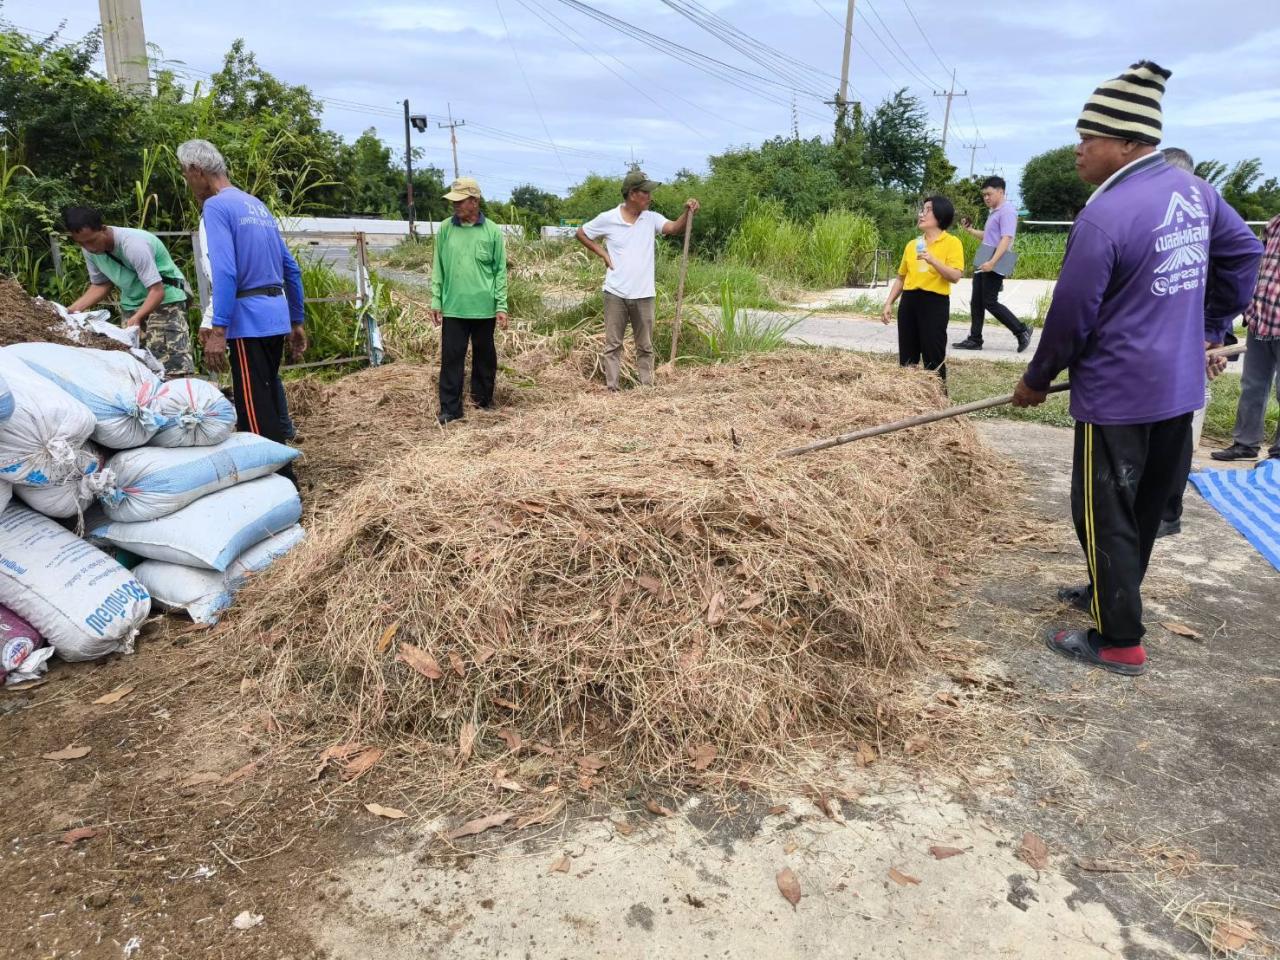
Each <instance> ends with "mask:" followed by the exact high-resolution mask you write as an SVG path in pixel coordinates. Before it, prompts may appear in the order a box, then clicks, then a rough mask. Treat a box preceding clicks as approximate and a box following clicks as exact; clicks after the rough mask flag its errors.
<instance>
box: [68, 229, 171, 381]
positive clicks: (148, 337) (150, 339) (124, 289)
mask: <svg viewBox="0 0 1280 960" xmlns="http://www.w3.org/2000/svg"><path fill="white" fill-rule="evenodd" d="M62 220H63V224H64V225H65V226H66V229H67V234H68V235H69V236H70V237H71V240H72V241H73V242H74V243H76V244H77V245H78V246H79V247H80V249H81V250H83V251H84V262H85V265H86V266H87V267H88V268H89V289H88V290H86V291H85V292H84V293H83V294H82V295H81V296H80V298H79V299H78V300H76V302H75V303H73V304H71V306H69V307H68V308H67V309H68V310H69V311H70V312H72V313H78V312H80V311H81V310H88V309H90V308H91V307H93V306H94V305H95V304H98V303H100V302H101V301H102V299H103V298H104V297H106V296H107V295H108V294H109V293H110V292H111V290H112V288H113V287H114V288H115V289H116V290H118V291H119V292H120V311H121V314H122V317H123V319H124V325H125V326H126V327H139V328H140V333H141V338H140V339H141V345H142V346H144V347H146V348H147V350H149V351H150V352H151V355H152V356H154V357H155V358H156V359H157V360H159V361H160V363H161V364H163V365H164V372H165V376H166V377H189V376H191V375H192V374H193V373H195V371H196V365H195V363H194V362H193V361H192V359H191V328H190V327H189V326H188V324H187V289H188V287H187V281H186V279H185V278H184V277H183V275H182V271H181V270H179V269H178V268H177V266H175V265H174V262H173V257H171V256H169V251H168V250H167V249H166V248H165V245H164V244H163V243H161V242H160V238H159V237H156V236H155V235H154V234H151V233H148V232H147V231H145V230H134V229H132V228H130V227H110V226H107V225H106V224H104V223H103V221H102V214H101V213H100V212H99V211H97V210H95V209H94V208H93V207H68V208H67V209H66V210H64V211H63V213H62Z"/></svg>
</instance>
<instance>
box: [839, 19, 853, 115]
mask: <svg viewBox="0 0 1280 960" xmlns="http://www.w3.org/2000/svg"><path fill="white" fill-rule="evenodd" d="M853 4H854V0H849V12H848V13H847V14H846V15H845V18H844V59H842V60H841V61H840V97H839V101H840V102H839V103H838V104H836V111H837V113H839V114H841V115H843V114H844V109H845V106H846V105H847V104H848V103H849V52H850V47H852V46H853Z"/></svg>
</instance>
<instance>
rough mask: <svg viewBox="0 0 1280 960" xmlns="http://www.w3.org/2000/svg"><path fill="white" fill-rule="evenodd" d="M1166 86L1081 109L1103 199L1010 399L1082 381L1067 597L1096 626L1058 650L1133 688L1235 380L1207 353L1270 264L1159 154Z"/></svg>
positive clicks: (1091, 170) (1133, 70) (1222, 205)
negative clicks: (1196, 456) (1212, 407)
mask: <svg viewBox="0 0 1280 960" xmlns="http://www.w3.org/2000/svg"><path fill="white" fill-rule="evenodd" d="M1169 75H1170V74H1169V71H1167V70H1164V69H1162V68H1161V67H1159V66H1157V65H1156V64H1154V63H1151V62H1149V61H1143V62H1142V63H1137V64H1134V65H1133V66H1132V67H1130V68H1129V69H1128V70H1127V71H1126V72H1125V73H1124V74H1122V75H1121V76H1119V77H1116V78H1115V79H1113V80H1108V81H1106V82H1105V83H1104V84H1103V85H1102V86H1100V87H1099V88H1098V89H1097V90H1096V91H1094V94H1093V96H1092V97H1091V98H1090V99H1089V101H1088V102H1087V103H1086V104H1085V108H1084V111H1083V113H1082V114H1081V116H1080V119H1079V121H1078V122H1077V124H1076V130H1077V132H1078V133H1079V134H1080V145H1079V146H1077V147H1076V169H1077V171H1078V172H1079V174H1080V177H1081V179H1083V180H1084V181H1086V182H1087V183H1093V184H1098V189H1097V190H1096V191H1095V192H1094V194H1093V196H1092V197H1090V199H1089V203H1088V205H1087V206H1086V207H1085V209H1084V210H1083V211H1081V213H1080V215H1079V216H1078V217H1077V218H1076V221H1075V225H1074V226H1073V227H1072V229H1071V236H1070V238H1069V239H1068V241H1067V253H1066V257H1065V259H1064V260H1063V264H1062V271H1061V274H1060V275H1059V278H1058V283H1057V286H1056V287H1055V288H1054V293H1053V303H1052V305H1051V306H1050V308H1049V313H1048V315H1047V316H1046V317H1045V323H1044V330H1043V332H1042V334H1041V339H1040V345H1039V347H1038V348H1037V350H1036V354H1035V357H1034V358H1033V359H1032V361H1031V363H1030V365H1029V366H1028V367H1027V370H1026V373H1024V374H1023V376H1022V380H1021V381H1019V383H1018V386H1017V389H1016V390H1015V391H1014V403H1015V404H1017V405H1018V406H1024V407H1025V406H1035V405H1037V404H1040V403H1043V402H1044V400H1045V396H1046V391H1047V390H1048V388H1049V385H1050V383H1052V381H1053V379H1054V378H1055V377H1057V376H1058V374H1059V373H1061V372H1062V371H1063V370H1069V371H1070V374H1071V415H1072V416H1073V417H1074V418H1075V420H1076V439H1075V458H1074V464H1073V469H1072V478H1071V513H1072V517H1073V519H1074V520H1075V526H1076V533H1077V536H1078V537H1079V539H1080V544H1081V546H1082V547H1083V548H1084V553H1085V561H1086V563H1087V565H1088V568H1089V585H1088V586H1087V587H1080V588H1073V589H1070V590H1066V591H1063V592H1062V593H1060V594H1059V595H1060V596H1061V597H1062V598H1063V599H1065V600H1068V601H1070V602H1071V603H1073V604H1075V605H1077V606H1080V607H1081V608H1084V609H1087V610H1088V611H1089V612H1090V613H1091V614H1092V617H1093V627H1092V629H1089V630H1067V629H1059V630H1054V631H1052V632H1051V633H1050V634H1049V636H1048V637H1047V638H1046V642H1047V643H1048V645H1049V648H1050V649H1051V650H1053V651H1054V652H1056V653H1060V654H1062V655H1064V656H1067V657H1070V658H1072V659H1075V660H1080V661H1083V662H1085V663H1089V664H1092V665H1094V666H1098V667H1102V668H1103V669H1105V670H1110V671H1111V672H1113V673H1119V674H1123V675H1126V676H1135V675H1137V674H1140V673H1142V672H1143V671H1144V670H1145V669H1146V652H1145V651H1144V650H1143V648H1142V637H1143V633H1144V629H1143V626H1142V597H1141V588H1142V580H1143V577H1144V576H1145V575H1146V571H1147V563H1148V561H1149V560H1150V557H1151V549H1152V546H1153V544H1154V543H1155V538H1156V531H1157V530H1158V529H1159V526H1160V518H1161V515H1162V513H1163V511H1164V508H1165V505H1166V504H1167V503H1168V501H1169V497H1170V495H1171V494H1172V493H1173V492H1174V491H1176V490H1180V489H1182V488H1183V487H1184V486H1185V485H1186V482H1187V472H1188V469H1189V468H1190V464H1191V420H1192V414H1193V413H1194V411H1196V410H1198V409H1199V408H1200V407H1201V406H1203V404H1204V380H1205V375H1206V372H1207V373H1208V375H1209V376H1210V377H1213V376H1216V375H1217V374H1218V373H1219V372H1221V369H1222V366H1223V365H1224V362H1223V361H1221V360H1215V361H1212V362H1209V363H1206V357H1205V349H1206V348H1207V347H1212V346H1217V345H1220V344H1221V343H1222V339H1223V337H1224V336H1225V334H1226V333H1227V331H1228V330H1229V329H1230V326H1231V321H1232V319H1233V318H1234V317H1235V316H1236V315H1237V314H1238V313H1239V312H1240V311H1241V310H1242V309H1243V308H1244V306H1245V305H1246V304H1247V303H1248V302H1249V299H1250V295H1251V293H1252V290H1253V280H1254V276H1255V274H1256V272H1257V269H1258V260H1259V259H1260V257H1261V254H1262V246H1261V244H1260V243H1259V242H1258V239H1257V237H1255V236H1254V235H1253V232H1252V231H1251V230H1250V229H1249V228H1248V226H1246V225H1245V223H1244V221H1243V220H1242V219H1241V218H1240V215H1239V214H1238V213H1236V212H1235V211H1234V210H1233V209H1232V208H1231V207H1230V206H1229V205H1228V204H1227V203H1226V202H1224V201H1223V199H1222V198H1221V197H1220V196H1218V194H1217V193H1216V192H1215V191H1214V189H1213V188H1212V187H1211V186H1209V185H1208V184H1207V183H1205V182H1204V181H1202V180H1198V179H1196V178H1195V177H1194V176H1192V175H1191V174H1190V173H1187V172H1185V171H1182V170H1178V169H1176V168H1175V167H1173V166H1171V165H1170V164H1168V163H1167V162H1166V161H1165V160H1164V158H1163V157H1162V156H1161V154H1160V153H1159V152H1158V151H1157V150H1156V145H1157V144H1159V142H1160V139H1161V100H1162V97H1163V94H1164V87H1165V81H1167V80H1168V79H1169ZM1211 276H1212V280H1213V282H1212V283H1210V282H1209V279H1210V277H1211ZM1206 288H1207V296H1206Z"/></svg>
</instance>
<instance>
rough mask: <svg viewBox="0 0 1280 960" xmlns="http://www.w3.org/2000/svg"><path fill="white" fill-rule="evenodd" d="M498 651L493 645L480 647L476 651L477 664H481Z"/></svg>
mask: <svg viewBox="0 0 1280 960" xmlns="http://www.w3.org/2000/svg"><path fill="white" fill-rule="evenodd" d="M497 652H498V651H497V650H495V649H494V648H493V647H480V648H479V649H478V650H476V652H475V661H476V666H480V664H482V663H484V662H485V661H486V660H488V659H489V658H490V657H492V656H493V655H494V654H495V653H497Z"/></svg>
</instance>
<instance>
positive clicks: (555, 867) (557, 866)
mask: <svg viewBox="0 0 1280 960" xmlns="http://www.w3.org/2000/svg"><path fill="white" fill-rule="evenodd" d="M571 863H572V861H571V860H570V859H569V858H568V857H567V856H562V857H560V858H559V859H558V860H555V861H553V862H552V864H551V866H549V867H547V873H568V872H569V865H570V864H571Z"/></svg>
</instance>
